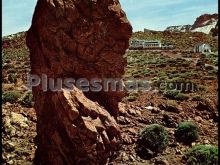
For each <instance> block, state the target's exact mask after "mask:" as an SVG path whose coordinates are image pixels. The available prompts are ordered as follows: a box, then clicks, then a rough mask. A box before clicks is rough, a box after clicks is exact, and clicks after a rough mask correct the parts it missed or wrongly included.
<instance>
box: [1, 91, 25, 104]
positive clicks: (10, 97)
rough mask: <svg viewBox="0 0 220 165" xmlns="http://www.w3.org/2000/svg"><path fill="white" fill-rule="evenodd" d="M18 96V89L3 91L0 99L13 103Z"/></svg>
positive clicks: (19, 95)
mask: <svg viewBox="0 0 220 165" xmlns="http://www.w3.org/2000/svg"><path fill="white" fill-rule="evenodd" d="M20 97H21V93H20V92H19V91H8V92H5V93H3V95H2V101H3V103H6V102H9V103H15V102H17V101H18V100H19V98H20Z"/></svg>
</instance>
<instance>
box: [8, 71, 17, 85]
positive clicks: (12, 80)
mask: <svg viewBox="0 0 220 165" xmlns="http://www.w3.org/2000/svg"><path fill="white" fill-rule="evenodd" d="M8 81H9V82H10V83H16V82H17V75H16V74H13V73H10V74H9V75H8Z"/></svg>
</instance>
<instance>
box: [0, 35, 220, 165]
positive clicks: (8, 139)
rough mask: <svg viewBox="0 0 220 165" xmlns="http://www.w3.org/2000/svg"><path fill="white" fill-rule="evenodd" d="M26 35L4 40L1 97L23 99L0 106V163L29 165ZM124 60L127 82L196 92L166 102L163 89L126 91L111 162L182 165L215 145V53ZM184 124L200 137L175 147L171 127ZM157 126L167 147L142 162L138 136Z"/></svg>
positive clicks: (31, 135) (32, 122)
mask: <svg viewBox="0 0 220 165" xmlns="http://www.w3.org/2000/svg"><path fill="white" fill-rule="evenodd" d="M135 35H137V34H135ZM150 35H151V34H150ZM24 36H25V34H24V33H21V34H18V35H16V36H12V37H11V38H4V39H3V68H2V72H3V93H5V92H9V91H18V92H20V95H21V98H18V99H17V100H15V101H14V102H11V103H10V102H4V103H3V125H2V127H3V160H4V162H3V164H13V165H14V164H22V165H25V164H32V162H33V158H34V152H35V150H36V145H35V136H36V120H37V119H36V114H35V111H34V109H33V108H32V107H31V106H32V105H33V104H31V105H29V106H27V105H26V104H22V103H23V102H22V101H21V100H22V97H23V96H24V95H25V94H26V92H27V89H26V88H25V87H24V84H25V83H26V78H25V77H26V74H27V73H28V72H29V71H30V66H29V58H28V50H27V48H26V46H25V42H24ZM205 38H209V36H205ZM172 40H173V38H172ZM209 40H212V39H210V38H209ZM4 41H5V42H4ZM213 42H214V41H213ZM192 44H193V41H192ZM213 45H215V44H213ZM126 56H127V59H128V66H127V68H126V74H125V75H124V79H125V80H126V79H129V78H136V79H146V78H147V79H148V80H150V81H151V82H152V85H153V86H154V87H157V85H158V83H160V82H163V81H165V82H166V81H171V82H172V81H174V80H175V81H176V80H178V81H183V80H187V81H190V82H193V83H195V84H196V85H197V86H198V87H199V90H198V91H194V92H185V93H182V95H181V96H182V97H181V98H184V99H170V98H168V97H167V96H166V95H164V91H163V90H161V89H157V90H154V91H150V92H140V91H132V92H130V95H129V96H128V97H126V98H124V101H123V102H122V103H120V116H119V118H118V123H119V126H120V130H121V136H122V138H121V140H122V141H121V146H120V150H119V151H118V153H115V155H113V156H112V157H111V159H110V160H109V164H113V165H119V164H120V165H121V164H129V165H136V164H138V165H142V164H145V165H147V164H149V165H154V164H155V165H156V164H157V165H179V164H185V162H184V159H183V156H184V153H185V151H186V150H187V149H188V148H190V147H191V146H193V145H196V144H212V145H218V113H217V69H218V68H217V67H216V65H217V57H218V55H217V53H214V54H212V55H207V56H204V55H201V54H194V53H192V52H185V51H183V50H182V51H181V50H178V51H164V52H160V51H159V52H154V51H129V52H127V53H126ZM206 64H209V65H206ZM183 96H184V97H183ZM32 101H33V100H32ZM182 121H193V122H194V123H196V124H197V126H198V127H199V130H200V131H199V135H200V136H199V139H198V140H197V141H196V142H194V143H192V144H191V145H189V146H187V145H183V144H181V143H178V142H177V141H176V140H175V138H174V131H175V128H176V127H177V125H178V123H180V122H182ZM155 123H157V124H161V125H163V126H164V127H165V128H166V130H167V131H168V132H169V145H168V147H167V149H166V150H165V151H164V152H163V153H161V154H158V155H157V156H155V157H154V158H152V159H150V160H144V159H142V158H140V157H139V156H138V155H137V153H136V141H137V138H138V134H139V133H140V131H141V130H142V129H143V128H145V127H146V126H148V125H150V124H155Z"/></svg>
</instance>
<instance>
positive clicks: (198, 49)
mask: <svg viewBox="0 0 220 165" xmlns="http://www.w3.org/2000/svg"><path fill="white" fill-rule="evenodd" d="M194 52H195V53H211V47H210V46H209V45H208V44H204V43H199V44H196V45H195V47H194Z"/></svg>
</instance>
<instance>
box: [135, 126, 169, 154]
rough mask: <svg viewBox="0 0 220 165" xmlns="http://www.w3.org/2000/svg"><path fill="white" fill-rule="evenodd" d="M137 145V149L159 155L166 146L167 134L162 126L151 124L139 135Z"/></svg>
mask: <svg viewBox="0 0 220 165" xmlns="http://www.w3.org/2000/svg"><path fill="white" fill-rule="evenodd" d="M137 144H138V148H141V149H149V150H151V151H152V152H154V153H160V152H162V151H163V150H164V149H166V147H167V145H168V133H167V131H166V130H165V129H164V127H163V126H161V125H158V124H152V125H150V126H148V127H146V128H145V129H144V130H143V131H142V132H141V133H140V135H139V138H138V141H137Z"/></svg>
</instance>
